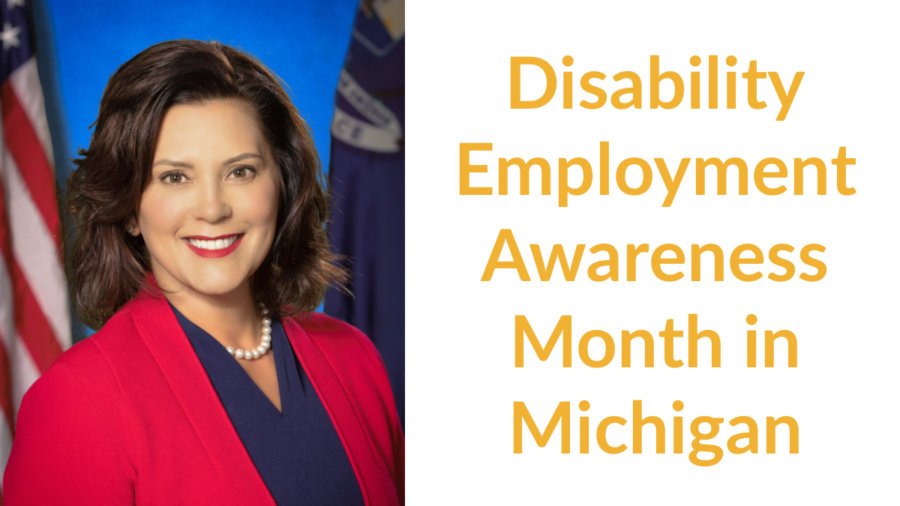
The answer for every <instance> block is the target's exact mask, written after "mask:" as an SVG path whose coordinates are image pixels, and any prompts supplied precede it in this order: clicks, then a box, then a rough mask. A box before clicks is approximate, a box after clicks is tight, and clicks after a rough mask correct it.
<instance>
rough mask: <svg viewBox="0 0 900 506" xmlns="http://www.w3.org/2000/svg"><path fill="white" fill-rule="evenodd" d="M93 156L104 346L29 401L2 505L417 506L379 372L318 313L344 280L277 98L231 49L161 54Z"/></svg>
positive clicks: (130, 84)
mask: <svg viewBox="0 0 900 506" xmlns="http://www.w3.org/2000/svg"><path fill="white" fill-rule="evenodd" d="M81 155H82V157H81V158H80V159H79V160H77V164H78V169H77V170H76V171H75V173H74V174H73V175H72V178H71V180H70V183H69V210H70V212H71V214H72V215H73V220H74V222H75V229H76V234H75V238H74V241H73V242H72V246H71V250H70V251H69V252H68V254H67V263H68V266H69V270H70V281H71V284H72V287H73V298H74V300H75V304H76V309H77V311H78V313H79V315H80V317H81V318H82V320H84V321H85V322H87V323H88V324H90V325H92V326H94V327H95V328H100V330H99V331H98V332H97V333H96V334H94V335H93V336H91V337H90V338H88V339H86V340H84V341H82V342H80V343H79V344H77V345H76V346H74V347H73V348H72V349H71V350H70V351H68V352H66V353H65V354H64V355H63V356H62V358H61V359H60V360H59V361H57V363H56V364H55V365H54V366H53V367H52V368H51V369H50V370H49V371H47V372H46V373H45V374H44V375H43V376H42V377H41V378H40V380H39V381H38V382H37V383H35V385H34V386H33V387H32V389H31V390H30V391H29V392H28V393H27V394H26V396H25V398H24V399H23V401H22V405H21V408H20V411H19V419H18V424H17V432H16V437H15V441H14V444H13V449H12V453H11V455H10V460H9V464H8V466H7V468H6V473H5V476H4V483H3V490H4V501H5V502H6V503H7V504H62V503H65V504H132V503H139V504H143V503H160V504H162V503H165V504H272V503H278V504H363V503H365V504H378V505H381V504H398V503H400V502H402V491H403V485H402V484H403V436H402V434H401V430H400V424H399V420H398V418H397V413H396V411H395V410H394V407H393V406H394V401H393V397H392V394H391V390H390V386H389V383H388V380H387V377H386V374H385V371H384V366H383V364H382V362H381V359H380V357H379V356H378V353H377V352H376V351H375V348H374V346H372V344H371V343H370V342H369V341H368V339H367V338H366V336H364V335H363V334H362V333H361V332H359V331H358V330H357V329H355V328H353V327H351V326H349V325H347V324H345V323H343V322H339V321H337V320H334V319H331V318H329V317H326V316H323V315H321V314H316V313H312V312H311V311H312V310H313V309H314V308H315V307H316V305H317V304H318V303H319V301H320V300H321V298H322V295H323V293H324V290H325V287H326V286H328V285H329V284H340V282H341V281H342V279H343V277H344V273H343V271H342V270H341V269H340V268H339V267H337V266H336V265H335V264H334V256H333V255H332V254H331V253H330V249H329V247H328V242H327V240H326V237H325V233H324V224H325V222H326V220H327V217H328V209H327V198H326V194H325V191H324V189H323V187H322V177H321V173H320V168H319V165H318V160H317V156H316V153H315V150H314V148H313V144H312V140H311V138H310V136H309V133H308V131H307V129H306V126H305V124H304V123H303V121H302V120H301V119H300V116H299V115H298V114H297V111H296V109H295V108H294V106H293V105H292V104H291V103H290V101H289V99H288V97H287V95H286V93H285V92H284V90H283V89H282V88H281V86H280V85H279V84H278V79H277V78H276V77H275V76H274V75H273V74H272V73H271V72H270V71H268V70H267V69H266V68H265V67H264V66H262V65H261V64H260V63H259V62H257V61H256V60H254V59H253V58H252V57H250V56H248V55H247V54H245V53H242V52H240V51H237V50H235V49H233V48H230V47H228V46H224V45H221V44H218V43H206V42H199V41H188V40H182V41H172V42H166V43H162V44H158V45H155V46H152V47H150V48H148V49H146V50H145V51H143V52H142V53H140V54H138V55H137V56H135V57H134V58H133V59H132V60H130V61H128V62H127V63H125V64H124V65H123V66H122V67H121V68H120V69H119V70H118V71H117V72H116V73H115V74H114V75H113V77H112V78H111V79H110V81H109V84H108V86H107V88H106V91H105V92H104V96H103V100H102V102H101V105H100V113H99V116H98V118H97V122H96V127H95V131H94V134H93V137H92V139H91V145H90V147H89V148H88V149H87V150H84V151H82V152H81ZM47 482H52V483H53V484H54V486H53V487H47V486H43V484H44V483H47Z"/></svg>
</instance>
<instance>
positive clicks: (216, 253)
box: [184, 234, 244, 258]
mask: <svg viewBox="0 0 900 506" xmlns="http://www.w3.org/2000/svg"><path fill="white" fill-rule="evenodd" d="M234 235H235V234H229V235H220V236H217V237H206V236H202V235H192V236H190V237H189V238H185V240H184V242H185V243H187V245H188V248H191V250H192V251H193V252H194V253H196V254H198V255H200V256H201V257H204V258H219V257H223V256H225V255H228V254H229V253H231V252H232V251H234V250H236V249H237V247H238V245H239V244H240V243H241V239H243V238H244V234H238V236H237V239H235V241H234V242H233V243H231V245H230V246H228V247H226V248H222V249H214V250H209V249H203V248H198V247H196V246H194V245H193V244H191V242H190V241H189V240H188V239H200V240H203V241H211V240H216V239H225V238H228V237H234Z"/></svg>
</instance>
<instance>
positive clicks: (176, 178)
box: [159, 172, 184, 184]
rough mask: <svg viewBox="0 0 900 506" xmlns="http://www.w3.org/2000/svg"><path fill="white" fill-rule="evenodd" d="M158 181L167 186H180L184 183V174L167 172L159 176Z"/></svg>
mask: <svg viewBox="0 0 900 506" xmlns="http://www.w3.org/2000/svg"><path fill="white" fill-rule="evenodd" d="M159 180H160V181H162V182H163V183H168V184H181V183H183V182H184V174H182V173H180V172H168V173H166V174H163V175H162V176H160V178H159Z"/></svg>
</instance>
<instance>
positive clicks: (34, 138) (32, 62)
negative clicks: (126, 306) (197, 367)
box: [0, 0, 71, 475]
mask: <svg viewBox="0 0 900 506" xmlns="http://www.w3.org/2000/svg"><path fill="white" fill-rule="evenodd" d="M31 27H32V24H31V20H30V11H29V9H28V6H27V5H26V1H25V0H0V43H2V49H0V107H2V111H3V124H2V126H0V409H2V414H3V416H0V475H2V473H3V471H4V470H5V469H6V460H7V458H8V456H9V451H10V447H11V445H12V435H13V422H14V421H15V413H16V408H17V407H18V405H19V401H21V399H22V396H23V395H24V394H25V391H26V390H28V387H29V386H31V384H32V383H33V382H34V380H35V379H37V377H38V375H40V374H41V373H42V372H43V371H45V370H46V369H47V368H48V367H49V366H50V364H51V363H52V362H53V360H54V359H56V357H58V356H59V355H60V354H61V353H62V351H63V349H65V348H67V347H68V346H69V344H70V343H71V334H70V326H69V325H70V323H69V306H68V301H67V296H66V285H65V276H64V273H63V268H62V262H61V258H62V255H61V253H60V252H61V248H60V222H59V209H58V207H57V202H56V183H55V176H54V171H53V156H52V148H51V143H50V132H49V130H48V128H47V118H46V115H45V113H44V98H43V95H42V94H41V85H40V81H39V80H38V70H37V61H36V59H35V54H34V50H33V49H34V48H33V45H32V38H31V33H29V32H30V30H31Z"/></svg>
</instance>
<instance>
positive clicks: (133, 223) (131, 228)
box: [125, 216, 141, 237]
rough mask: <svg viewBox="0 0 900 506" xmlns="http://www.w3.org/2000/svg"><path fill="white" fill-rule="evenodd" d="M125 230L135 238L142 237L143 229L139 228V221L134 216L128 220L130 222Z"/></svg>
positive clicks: (126, 224)
mask: <svg viewBox="0 0 900 506" xmlns="http://www.w3.org/2000/svg"><path fill="white" fill-rule="evenodd" d="M125 230H127V231H128V233H129V234H131V235H133V236H134V237H137V236H139V235H141V227H139V226H138V224H137V219H136V218H135V217H134V216H132V217H131V218H128V221H127V222H126V223H125Z"/></svg>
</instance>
